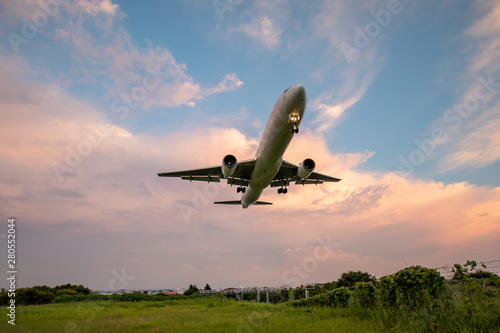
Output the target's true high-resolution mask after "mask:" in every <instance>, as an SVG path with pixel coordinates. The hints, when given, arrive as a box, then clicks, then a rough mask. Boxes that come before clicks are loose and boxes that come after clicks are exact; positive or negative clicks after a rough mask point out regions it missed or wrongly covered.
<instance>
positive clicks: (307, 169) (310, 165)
mask: <svg viewBox="0 0 500 333" xmlns="http://www.w3.org/2000/svg"><path fill="white" fill-rule="evenodd" d="M315 167H316V163H314V161H313V160H312V159H310V158H306V159H305V160H304V161H302V163H300V164H299V168H298V169H297V176H298V177H299V178H300V179H306V178H307V177H309V175H310V174H311V173H312V172H313V171H314V168H315Z"/></svg>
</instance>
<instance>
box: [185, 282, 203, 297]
mask: <svg viewBox="0 0 500 333" xmlns="http://www.w3.org/2000/svg"><path fill="white" fill-rule="evenodd" d="M199 293H200V290H199V289H198V287H196V285H192V284H190V285H189V288H188V290H186V291H185V292H184V295H186V296H191V295H197V294H199Z"/></svg>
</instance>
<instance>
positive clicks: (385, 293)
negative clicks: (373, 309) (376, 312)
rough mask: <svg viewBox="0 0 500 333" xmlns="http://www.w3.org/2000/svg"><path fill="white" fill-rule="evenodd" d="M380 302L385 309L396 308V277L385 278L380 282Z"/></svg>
mask: <svg viewBox="0 0 500 333" xmlns="http://www.w3.org/2000/svg"><path fill="white" fill-rule="evenodd" d="M378 284H379V289H380V302H381V303H382V306H384V307H395V306H396V305H397V304H396V301H397V294H396V289H397V285H396V282H394V276H393V275H389V276H383V277H381V278H380V280H379V283H378Z"/></svg>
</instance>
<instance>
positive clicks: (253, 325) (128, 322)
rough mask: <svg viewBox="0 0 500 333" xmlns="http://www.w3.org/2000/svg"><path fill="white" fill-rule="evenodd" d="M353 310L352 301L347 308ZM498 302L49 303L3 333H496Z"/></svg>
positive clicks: (24, 309)
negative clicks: (407, 306)
mask: <svg viewBox="0 0 500 333" xmlns="http://www.w3.org/2000/svg"><path fill="white" fill-rule="evenodd" d="M351 303H352V302H351ZM499 305H500V298H499V295H498V294H497V295H496V296H495V295H492V297H489V298H488V299H486V298H485V299H483V300H482V301H480V300H479V299H478V301H476V303H475V306H476V312H475V316H476V319H474V320H472V319H471V317H470V309H469V308H468V307H467V306H466V304H459V306H458V307H452V308H450V309H448V310H443V311H442V312H440V311H441V310H439V309H432V310H430V309H420V310H417V311H413V312H405V311H404V310H401V309H385V308H383V307H381V306H375V307H374V308H371V309H361V308H359V307H357V306H356V305H355V304H354V303H352V304H351V306H350V308H339V307H329V306H326V307H321V306H317V307H316V306H313V307H293V306H290V304H286V303H282V304H278V305H273V304H266V303H256V302H255V301H252V302H247V301H245V302H237V301H235V300H234V299H225V300H223V299H221V298H220V297H218V296H213V297H195V298H184V299H174V298H170V299H167V300H163V301H135V302H134V301H126V302H124V301H116V300H101V301H88V302H72V303H71V302H70V303H51V304H46V305H29V306H19V307H17V308H16V325H15V326H12V325H10V324H8V320H9V318H8V316H7V308H6V307H5V306H3V307H1V309H0V315H1V318H2V320H1V322H0V332H50V333H52V332H67V333H76V332H499V333H500V306H499Z"/></svg>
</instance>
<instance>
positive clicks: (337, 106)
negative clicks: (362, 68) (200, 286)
mask: <svg viewBox="0 0 500 333" xmlns="http://www.w3.org/2000/svg"><path fill="white" fill-rule="evenodd" d="M377 72H378V70H377V69H372V70H371V71H369V72H368V73H366V74H365V75H364V76H363V77H362V79H361V82H360V84H359V87H358V88H355V90H354V89H353V90H354V91H352V90H349V89H346V88H345V87H344V88H343V89H342V90H341V91H339V92H337V93H336V94H334V93H333V92H330V93H324V94H322V95H320V96H318V97H316V98H315V99H314V100H313V101H312V103H311V109H312V110H317V111H319V113H318V115H317V116H316V118H315V119H314V121H313V124H318V123H319V125H318V127H317V131H319V132H323V131H326V130H328V129H330V128H331V127H333V126H335V125H337V123H338V122H339V118H340V117H341V116H342V115H343V114H344V112H345V111H346V110H348V109H349V108H350V107H351V106H353V105H354V104H356V103H357V102H358V101H359V99H360V98H361V97H362V96H363V95H364V94H365V92H366V89H367V88H368V87H369V85H370V84H371V83H372V81H373V79H374V78H375V76H376V74H377ZM334 95H335V97H334Z"/></svg>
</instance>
